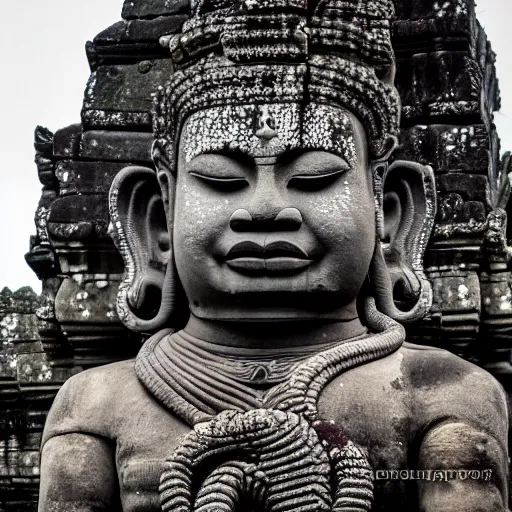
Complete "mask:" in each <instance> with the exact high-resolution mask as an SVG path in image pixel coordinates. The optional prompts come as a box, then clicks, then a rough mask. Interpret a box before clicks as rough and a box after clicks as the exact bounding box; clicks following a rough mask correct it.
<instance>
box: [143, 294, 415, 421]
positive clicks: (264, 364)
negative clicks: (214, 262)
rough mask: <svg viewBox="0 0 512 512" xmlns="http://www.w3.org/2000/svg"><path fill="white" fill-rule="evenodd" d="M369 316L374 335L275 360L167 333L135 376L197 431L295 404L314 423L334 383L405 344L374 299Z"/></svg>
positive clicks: (282, 353)
mask: <svg viewBox="0 0 512 512" xmlns="http://www.w3.org/2000/svg"><path fill="white" fill-rule="evenodd" d="M365 316H366V321H367V324H368V327H369V328H370V329H371V331H372V332H373V333H374V334H369V335H366V336H362V337H358V338H354V339H351V340H339V341H337V342H333V343H329V344H327V346H325V345H324V346H322V345H317V346H315V347H308V348H305V349H304V350H301V351H295V350H290V349H281V350H278V351H277V352H275V353H274V354H275V357H269V355H268V354H269V351H263V350H252V349H229V348H228V347H225V346H224V347H222V346H221V345H216V344H212V343H208V342H206V341H203V340H198V339H197V338H193V337H192V336H190V335H188V334H186V333H184V332H183V331H181V332H179V333H173V331H172V330H171V329H166V330H163V331H161V332H159V333H158V334H156V335H154V336H153V337H152V338H150V339H149V340H148V341H147V342H146V344H145V345H144V346H143V348H142V349H141V351H140V352H139V355H138V357H137V360H136V363H135V369H136V373H137V375H138V377H139V379H140V380H141V381H142V382H143V384H144V385H145V386H146V387H147V389H148V390H149V391H150V392H151V393H152V394H153V395H154V396H155V397H156V398H157V399H159V400H160V401H161V402H162V403H163V404H164V405H166V406H167V407H168V408H170V409H171V410H172V411H173V412H174V413H176V414H177V415H178V416H180V417H181V418H183V419H184V420H185V421H187V422H188V423H190V424H191V425H194V424H196V423H197V422H200V421H205V420H207V419H209V418H211V417H212V416H215V415H216V414H218V413H219V412H221V411H223V410H238V411H249V410H252V409H260V408H286V409H288V408H289V404H290V403H293V404H295V405H294V406H293V410H294V411H295V410H299V409H300V410H301V412H304V411H306V410H310V411H311V413H310V414H311V416H312V419H314V417H316V400H317V398H318V396H319V394H320V392H321V391H322V390H323V388H324V387H325V385H326V384H327V383H328V382H329V381H330V380H332V379H334V378H335V377H336V376H337V375H339V374H340V373H342V372H343V371H346V370H348V369H350V368H352V367H354V366H356V365H359V364H363V363H365V362H370V361H373V360H376V359H379V358H381V357H385V356H386V355H389V354H390V353H392V352H394V351H395V350H397V349H398V348H400V346H401V345H402V343H403V341H404V338H405V335H404V330H403V328H402V327H401V326H400V325H399V324H397V323H396V322H394V321H393V320H391V319H390V318H388V317H386V316H384V315H382V314H381V313H379V312H378V311H377V310H376V308H375V305H374V303H373V300H369V301H367V305H366V311H365ZM244 356H245V357H244ZM269 386H271V387H270V388H269Z"/></svg>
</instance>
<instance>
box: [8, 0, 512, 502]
mask: <svg viewBox="0 0 512 512" xmlns="http://www.w3.org/2000/svg"><path fill="white" fill-rule="evenodd" d="M396 7H397V14H398V20H397V21H396V23H395V27H394V46H395V50H396V53H397V59H398V70H397V87H398V88H399V90H400V93H401V96H402V102H403V116H402V137H401V146H400V149H399V151H398V154H397V158H403V159H410V160H415V161H418V162H421V163H424V164H430V165H431V166H432V167H433V169H434V171H435V173H436V177H437V187H438V206H439V207H438V216H437V221H436V227H435V233H434V235H433V238H432V240H431V243H430V247H429V251H428V254H427V257H426V262H425V263H426V269H427V275H428V277H429V278H430V280H431V282H432V285H433V289H434V300H435V304H434V307H433V308H432V311H431V312H430V314H429V315H428V317H427V318H426V319H425V320H424V321H423V322H421V323H420V324H419V325H412V326H409V328H408V331H409V333H408V334H409V338H410V339H411V341H414V342H417V343H424V344H432V345H438V346H442V347H444V348H447V349H449V350H452V351H454V352H455V353H457V354H460V355H462V356H463V357H466V358H469V359H471V360H473V361H475V362H477V363H478V364H481V365H482V366H484V367H486V368H487V369H489V370H490V371H491V372H492V373H494V374H495V375H496V376H497V377H498V378H499V379H500V380H501V381H502V383H503V384H504V385H505V386H506V387H507V388H508V389H509V392H510V390H511V389H512V361H511V357H512V355H511V354H512V288H511V286H512V284H511V283H512V269H511V267H510V263H509V259H510V250H509V248H508V244H507V233H506V229H507V226H506V211H507V205H508V196H509V195H510V187H508V188H507V184H508V180H506V179H505V180H501V181H500V179H499V176H500V171H501V170H502V167H503V172H502V173H501V174H502V175H503V176H505V178H506V175H507V173H508V172H510V171H512V168H511V167H510V163H509V159H505V160H504V161H503V163H501V164H500V162H499V150H500V148H499V139H498V136H497V134H496V130H495V127H494V125H493V124H492V112H493V111H494V110H497V109H498V108H499V91H498V84H497V80H496V76H495V67H494V54H493V52H492V50H491V47H490V45H489V43H488V41H487V38H486V36H485V33H484V32H483V30H482V29H481V27H480V26H479V24H478V22H477V21H476V18H475V10H474V2H473V0H448V1H447V2H436V1H434V0H424V1H422V2H418V1H416V0H396ZM187 11H188V1H186V0H176V1H173V2H169V1H168V0H127V1H126V2H125V5H124V7H123V13H122V16H123V19H122V21H120V22H118V23H115V24H114V25H112V26H111V27H109V28H107V29H106V30H104V31H103V32H101V33H100V34H98V35H97V36H96V37H95V38H94V40H93V41H92V42H89V43H88V44H87V56H88V59H89V63H90V67H91V78H90V80H89V82H88V84H87V87H86V90H85V98H84V105H83V110H82V115H81V123H80V124H77V125H72V126H69V127H67V128H64V129H62V130H59V131H57V132H56V133H55V134H52V133H50V132H49V131H47V130H45V129H43V128H38V129H37V130H36V140H35V147H36V163H37V168H38V174H39V180H40V181H41V183H42V185H43V190H42V196H41V200H40V203H39V206H38V208H37V212H36V219H35V222H36V234H35V236H33V237H32V240H31V248H30V252H29V253H28V254H27V262H28V263H29V265H30V266H31V267H32V268H33V269H34V271H35V272H36V273H37V275H38V276H39V277H40V279H41V280H42V284H43V293H42V296H41V297H40V298H38V299H37V305H36V304H35V302H36V298H35V297H34V301H33V303H32V302H31V304H32V306H31V308H29V309H26V310H24V311H25V312H20V311H18V310H16V312H14V310H13V306H3V304H4V303H3V302H0V304H2V305H0V322H4V321H5V322H7V323H9V322H12V319H10V318H11V317H12V315H13V314H15V315H18V316H17V317H16V318H18V324H17V325H18V326H20V328H17V329H18V330H17V331H16V332H18V334H17V336H18V338H16V335H11V334H10V331H8V330H7V331H5V334H4V330H2V336H1V340H0V342H1V343H2V348H1V350H0V393H1V394H0V408H1V409H2V412H4V411H5V414H4V415H3V417H5V418H6V419H5V420H3V419H2V420H1V422H0V432H1V435H2V437H1V438H0V443H3V445H2V447H3V450H2V451H0V512H3V511H7V510H9V511H14V510H30V507H34V506H35V505H34V503H35V499H36V494H37V447H38V442H39V436H40V432H41V428H42V424H43V422H44V417H45V414H46V411H47V410H48V408H49V406H50V403H51V400H52V398H53V396H54V395H55V393H56V391H57V389H58V388H59V386H60V385H61V384H62V383H63V382H64V381H65V380H66V379H67V378H68V377H69V376H70V375H71V374H73V373H75V372H78V371H82V370H83V369H85V368H89V367H92V366H96V365H100V364H105V363H108V362H112V361H115V360H119V359H124V358H128V357H130V356H132V355H134V354H135V353H136V351H137V350H138V347H139V346H140V340H139V339H137V337H135V336H133V335H131V334H130V333H129V332H127V331H126V330H125V329H124V328H123V327H122V325H121V324H120V322H119V320H118V318H117V315H116V312H115V307H114V304H115V296H116V292H117V287H118V284H119V281H120V279H121V275H122V272H123V265H122V261H121V259H120V257H119V255H118V254H117V252H116V250H115V248H114V246H113V244H112V242H111V240H110V238H109V236H108V225H109V218H108V209H107V193H108V190H109V187H110V184H111V182H112V179H113V178H114V176H115V175H116V173H117V172H118V171H119V170H120V169H122V168H123V167H124V166H126V165H128V164H142V165H146V166H152V162H151V158H150V149H151V140H152V136H151V126H150V113H149V112H150V108H151V93H152V92H153V91H154V90H155V88H156V87H157V86H158V85H159V84H161V83H162V82H163V81H164V80H165V78H166V76H168V75H169V73H170V72H171V68H170V61H169V60H168V58H167V57H168V54H167V52H166V50H164V49H163V48H161V47H160V45H159V43H158V40H159V37H160V36H162V35H165V34H169V33H172V32H177V31H178V30H179V29H180V28H181V25H182V23H183V22H184V20H185V19H186V15H187ZM511 237H512V231H511V232H509V234H508V238H511ZM18 293H20V292H16V294H18ZM16 294H11V295H9V293H8V292H5V293H4V294H3V295H2V297H4V296H7V297H11V296H12V297H14V295H16ZM9 300H11V299H5V298H0V301H4V302H5V301H7V302H9ZM9 304H10V302H9ZM9 307H10V308H11V309H9ZM16 307H18V306H16ZM11 310H12V311H11ZM5 319H7V320H5ZM2 325H3V323H2ZM9 325H10V324H9ZM21 326H22V327H21ZM21 340H23V341H21ZM40 379H42V380H40ZM31 472H32V473H31Z"/></svg>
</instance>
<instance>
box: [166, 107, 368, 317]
mask: <svg viewBox="0 0 512 512" xmlns="http://www.w3.org/2000/svg"><path fill="white" fill-rule="evenodd" d="M173 245H174V250H175V261H176V266H177V270H178V274H179V277H180V279H181V282H182V284H183V287H184V289H185V292H186V294H187V297H188V299H189V304H190V309H191V311H192V312H193V313H194V314H195V315H196V316H199V317H202V318H209V319H237V320H244V319H245V320H263V319H295V318H324V319H348V318H354V316H355V315H356V309H355V300H356V298H357V295H358V293H359V290H360V288H361V286H362V284H363V282H364V280H365V277H366V275H367V272H368V268H369V265H370V261H371V257H372V254H373V250H374V247H375V200H374V193H373V186H372V178H371V175H370V171H369V165H368V151H367V142H366V137H365V132H364V129H363V127H362V125H361V123H360V122H359V121H358V120H357V119H356V118H355V117H354V116H353V115H352V114H351V113H349V112H347V111H345V110H342V109H339V108H334V107H328V106H322V105H315V104H311V105H308V106H307V107H306V108H304V107H303V106H301V105H296V104H279V105H268V106H261V105H260V106H255V105H247V106H236V107H219V108H211V109H208V110H204V111H201V112H198V113H196V114H194V115H192V116H191V117H190V118H188V120H187V121H186V122H185V124H184V126H183V130H182V135H181V138H180V144H179V158H178V174H177V183H176V199H175V212H174V233H173Z"/></svg>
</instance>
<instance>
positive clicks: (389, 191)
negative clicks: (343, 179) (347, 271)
mask: <svg viewBox="0 0 512 512" xmlns="http://www.w3.org/2000/svg"><path fill="white" fill-rule="evenodd" d="M379 170H380V175H378V176H376V183H377V187H376V190H377V193H376V195H377V197H378V203H379V204H378V209H379V210H380V213H379V217H378V222H377V224H378V232H379V233H378V235H379V236H378V237H377V240H376V243H375V251H374V255H373V259H372V264H371V268H370V281H371V283H372V285H373V288H374V290H375V293H376V297H375V300H376V303H377V307H378V309H379V310H380V311H382V312H383V313H385V314H386V315H388V316H390V317H392V318H394V319H395V320H398V321H399V322H403V323H407V322H414V321H416V320H419V319H420V318H422V317H423V316H425V314H426V313H427V312H428V311H429V309H430V307H431V305H432V289H431V285H430V283H429V281H428V280H427V278H426V276H425V274H424V272H423V257H424V254H425V250H426V247H427V244H428V241H429V238H430V234H431V231H432V227H433V224H434V218H435V210H436V194H435V185H434V173H433V171H432V168H431V167H429V166H423V165H420V164H417V163H414V162H405V161H397V162H394V163H393V164H392V165H391V166H390V167H389V168H388V167H387V166H385V165H384V166H382V165H381V166H379Z"/></svg>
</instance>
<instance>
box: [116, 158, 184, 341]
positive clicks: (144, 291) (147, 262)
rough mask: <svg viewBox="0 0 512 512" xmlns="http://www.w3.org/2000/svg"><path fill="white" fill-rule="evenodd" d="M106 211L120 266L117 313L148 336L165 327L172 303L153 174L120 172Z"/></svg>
mask: <svg viewBox="0 0 512 512" xmlns="http://www.w3.org/2000/svg"><path fill="white" fill-rule="evenodd" d="M165 200H166V201H167V203H168V201H169V198H166V199H165ZM109 207H110V216H111V234H112V238H113V239H114V242H115V244H116V246H117V248H118V250H119V252H120V253H121V256H122V257H123V259H124V263H125V274H124V278H123V281H122V282H121V285H120V286H119V293H118V296H117V312H118V314H119V317H120V319H121V321H122V322H123V323H124V324H125V325H126V327H128V328H129V329H130V330H133V331H138V332H141V333H144V334H152V333H154V332H157V331H159V330H160V329H162V328H164V327H166V326H168V323H169V320H170V317H171V315H172V313H173V310H174V302H175V271H174V264H173V259H172V243H171V239H170V233H171V230H169V228H168V220H167V216H166V213H165V210H166V209H164V201H163V200H162V194H161V189H160V185H159V182H158V179H157V175H156V173H155V171H153V170H152V169H149V168H147V167H136V166H131V167H126V168H124V169H123V170H122V171H121V172H120V173H119V174H118V175H117V176H116V178H115V179H114V181H113V183H112V186H111V188H110V195H109ZM167 209H168V208H167Z"/></svg>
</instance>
